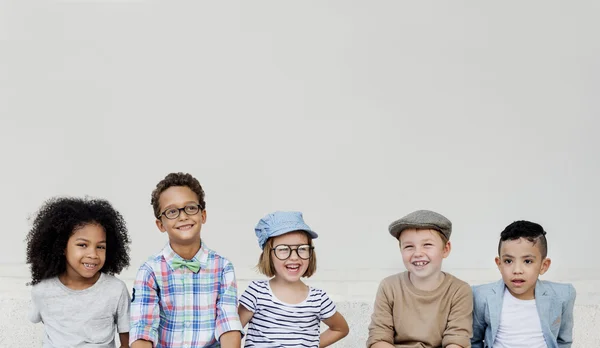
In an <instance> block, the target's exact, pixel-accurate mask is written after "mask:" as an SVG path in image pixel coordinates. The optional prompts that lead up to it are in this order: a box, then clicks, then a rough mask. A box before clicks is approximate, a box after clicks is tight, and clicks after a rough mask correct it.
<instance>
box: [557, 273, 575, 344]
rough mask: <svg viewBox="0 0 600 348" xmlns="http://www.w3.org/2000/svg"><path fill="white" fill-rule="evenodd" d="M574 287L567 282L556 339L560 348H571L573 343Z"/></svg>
mask: <svg viewBox="0 0 600 348" xmlns="http://www.w3.org/2000/svg"><path fill="white" fill-rule="evenodd" d="M575 297H576V292H575V287H573V285H571V284H569V297H568V299H567V301H566V302H565V303H564V304H563V311H562V318H561V322H560V329H559V330H558V337H557V338H556V341H557V342H558V346H559V347H560V348H571V345H572V344H573V307H574V306H575Z"/></svg>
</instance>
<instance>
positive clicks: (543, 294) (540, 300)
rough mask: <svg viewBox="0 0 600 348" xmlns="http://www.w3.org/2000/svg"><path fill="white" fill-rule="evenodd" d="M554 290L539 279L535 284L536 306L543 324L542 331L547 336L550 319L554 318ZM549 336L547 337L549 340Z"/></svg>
mask: <svg viewBox="0 0 600 348" xmlns="http://www.w3.org/2000/svg"><path fill="white" fill-rule="evenodd" d="M552 295H553V291H552V289H550V288H549V287H547V286H546V285H545V284H544V283H543V282H542V281H540V280H538V281H537V283H536V285H535V306H536V307H537V310H538V315H539V316H540V324H541V326H542V332H543V333H544V336H547V335H548V334H549V332H550V324H551V323H549V322H548V320H551V319H550V318H553V316H554V314H553V313H552V308H553V306H552V302H553V296H552ZM548 339H549V337H546V341H548Z"/></svg>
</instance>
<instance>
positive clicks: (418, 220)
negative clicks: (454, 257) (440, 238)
mask: <svg viewBox="0 0 600 348" xmlns="http://www.w3.org/2000/svg"><path fill="white" fill-rule="evenodd" d="M408 228H416V229H425V228H427V229H432V230H436V231H438V232H440V233H441V234H443V235H444V236H445V237H446V239H448V240H450V234H452V222H450V220H448V219H447V218H446V217H445V216H443V215H442V214H439V213H436V212H434V211H431V210H417V211H414V212H412V213H410V214H408V215H406V216H405V217H403V218H400V219H398V220H396V221H394V222H392V223H391V224H390V227H389V231H390V234H391V235H392V236H393V237H394V238H396V239H398V237H400V233H402V231H404V230H406V229H408Z"/></svg>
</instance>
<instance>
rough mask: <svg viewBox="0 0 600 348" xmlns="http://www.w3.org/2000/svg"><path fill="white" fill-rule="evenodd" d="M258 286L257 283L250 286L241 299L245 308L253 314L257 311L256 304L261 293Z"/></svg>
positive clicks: (254, 282) (253, 282)
mask: <svg viewBox="0 0 600 348" xmlns="http://www.w3.org/2000/svg"><path fill="white" fill-rule="evenodd" d="M256 286H257V284H256V281H252V282H251V283H250V285H248V288H247V289H246V291H244V293H243V294H242V297H240V303H241V304H242V305H243V306H244V307H246V309H248V310H249V311H250V312H253V313H254V312H255V311H256V304H257V298H258V293H259V290H258V289H257V287H256Z"/></svg>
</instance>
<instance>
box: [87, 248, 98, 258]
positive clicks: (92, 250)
mask: <svg viewBox="0 0 600 348" xmlns="http://www.w3.org/2000/svg"><path fill="white" fill-rule="evenodd" d="M88 256H89V257H90V258H92V259H97V258H98V249H97V248H90V253H89V255H88Z"/></svg>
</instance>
